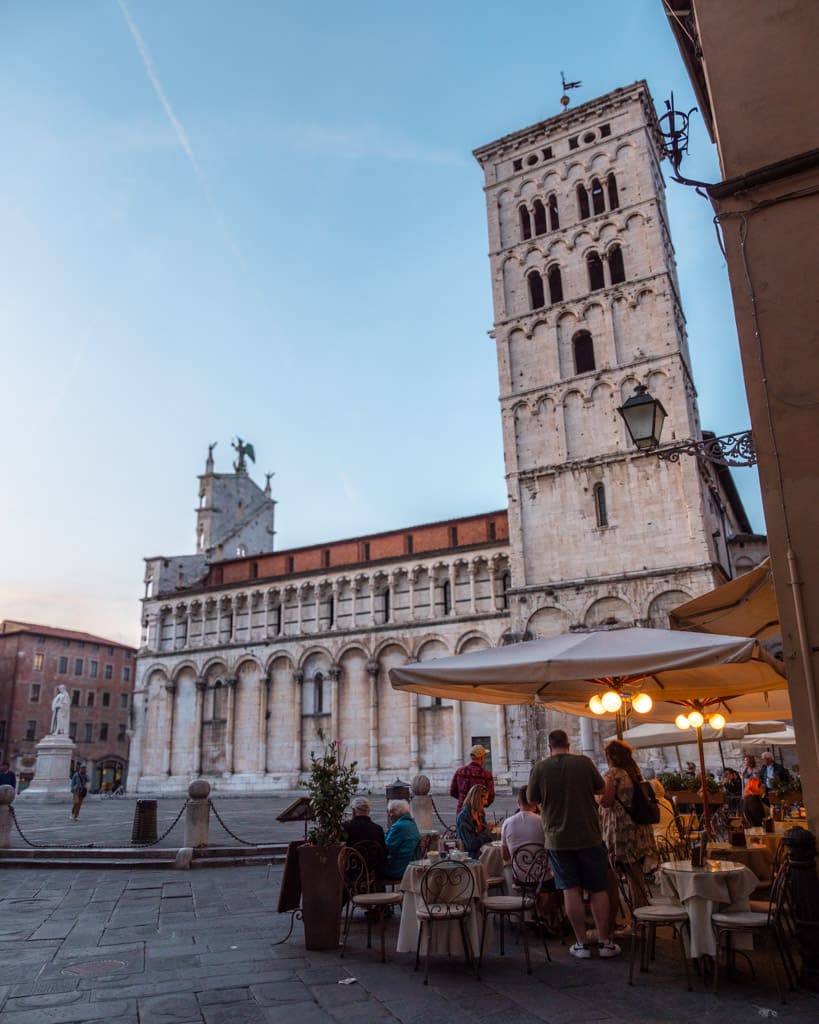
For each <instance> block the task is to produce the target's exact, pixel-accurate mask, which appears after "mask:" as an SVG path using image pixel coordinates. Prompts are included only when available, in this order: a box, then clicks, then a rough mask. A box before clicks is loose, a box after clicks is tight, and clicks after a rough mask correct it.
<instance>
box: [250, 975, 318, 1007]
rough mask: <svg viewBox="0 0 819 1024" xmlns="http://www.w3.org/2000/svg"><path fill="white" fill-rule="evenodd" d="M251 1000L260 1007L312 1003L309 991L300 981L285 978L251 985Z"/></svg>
mask: <svg viewBox="0 0 819 1024" xmlns="http://www.w3.org/2000/svg"><path fill="white" fill-rule="evenodd" d="M250 991H251V992H252V993H253V998H254V999H255V1000H256V1002H257V1003H259V1004H260V1005H261V1006H275V1005H276V1004H277V1003H304V1002H313V1001H314V1000H313V999H312V997H311V995H310V990H309V989H308V987H307V986H306V985H305V984H304V982H302V981H293V980H288V979H285V978H282V979H274V978H271V979H270V980H269V981H264V982H261V983H259V984H257V985H251V986H250Z"/></svg>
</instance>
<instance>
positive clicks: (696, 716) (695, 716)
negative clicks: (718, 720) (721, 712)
mask: <svg viewBox="0 0 819 1024" xmlns="http://www.w3.org/2000/svg"><path fill="white" fill-rule="evenodd" d="M704 721H705V718H704V716H703V715H702V713H701V712H700V711H689V712H688V724H689V725H690V726H691V727H692V729H699V728H700V727H701V726H702V724H703V722H704Z"/></svg>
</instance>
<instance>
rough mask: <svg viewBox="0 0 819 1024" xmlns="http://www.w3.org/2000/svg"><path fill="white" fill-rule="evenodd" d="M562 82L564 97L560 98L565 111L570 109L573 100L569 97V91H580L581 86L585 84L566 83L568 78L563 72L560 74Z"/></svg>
mask: <svg viewBox="0 0 819 1024" xmlns="http://www.w3.org/2000/svg"><path fill="white" fill-rule="evenodd" d="M560 81H561V84H562V85H563V95H562V96H561V97H560V102H561V104H562V106H563V109H564V110H565V109H566V107H568V105H569V104H570V103H571V99H570V98H569V95H568V93H569V89H579V88H580V86H581V85H582V84H583V83H582V82H567V81H566V76H565V75H564V74H563V72H562V71H561V72H560Z"/></svg>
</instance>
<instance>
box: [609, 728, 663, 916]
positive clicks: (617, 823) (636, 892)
mask: <svg viewBox="0 0 819 1024" xmlns="http://www.w3.org/2000/svg"><path fill="white" fill-rule="evenodd" d="M605 752H606V761H607V762H608V765H609V769H608V771H607V772H606V773H605V775H604V776H603V780H604V782H605V783H606V787H605V789H604V790H603V793H602V795H601V797H600V828H601V830H602V832H603V842H604V843H605V844H606V848H607V849H608V851H609V856H610V857H611V858H612V859H613V860H614V863H615V864H616V865H617V867H618V868H619V870H620V871H621V872H622V873H623V875H624V876H625V878H626V881H627V883H628V888H629V896H630V899H631V905H632V907H644V906H645V905H646V904H647V903H648V891H647V889H646V882H645V877H644V867H643V865H644V864H645V861H646V859H647V858H652V860H653V862H654V863H656V861H657V859H658V858H657V844H656V843H655V841H654V829H653V826H652V825H651V824H650V823H648V822H646V823H644V824H641V823H640V821H641V820H642V819H644V818H648V817H650V816H651V811H650V809H649V808H648V807H647V806H646V804H647V803H648V800H649V798H648V797H647V796H646V790H650V787H648V786H645V782H644V779H643V776H642V774H641V773H640V769H639V768H638V767H637V762H636V761H635V760H634V752H633V750H632V748H631V747H630V746H629V744H628V743H624V742H623V741H622V740H612V741H611V743H609V744H608V746H607V747H606V751H605ZM635 793H636V794H637V795H636V796H635ZM653 795H654V794H653V790H652V791H651V796H652V797H653ZM654 804H655V806H656V798H654ZM635 818H637V819H639V820H638V821H635Z"/></svg>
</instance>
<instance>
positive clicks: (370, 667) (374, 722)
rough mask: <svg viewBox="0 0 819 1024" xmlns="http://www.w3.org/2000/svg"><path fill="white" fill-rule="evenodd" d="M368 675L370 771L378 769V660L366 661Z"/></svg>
mask: <svg viewBox="0 0 819 1024" xmlns="http://www.w3.org/2000/svg"><path fill="white" fill-rule="evenodd" d="M367 675H368V676H369V677H370V771H372V772H377V771H378V769H379V757H378V662H377V661H368V662H367Z"/></svg>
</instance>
